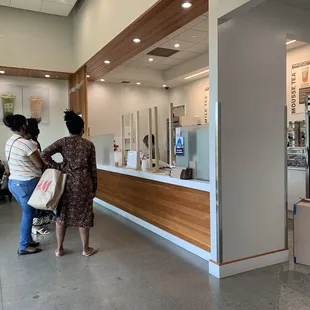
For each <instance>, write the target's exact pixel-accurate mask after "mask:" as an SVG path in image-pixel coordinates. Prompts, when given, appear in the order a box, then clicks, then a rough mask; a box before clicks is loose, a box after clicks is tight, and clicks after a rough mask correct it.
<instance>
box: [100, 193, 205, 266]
mask: <svg viewBox="0 0 310 310" xmlns="http://www.w3.org/2000/svg"><path fill="white" fill-rule="evenodd" d="M94 202H96V203H97V204H99V205H100V206H102V207H104V208H106V209H109V210H111V211H113V212H115V213H117V214H119V215H121V216H123V217H125V218H127V219H128V220H130V221H132V222H134V223H136V224H138V225H140V226H142V227H144V228H145V229H147V230H149V231H151V232H153V233H155V234H157V235H159V236H161V237H162V238H165V239H166V240H168V241H170V242H172V243H174V244H176V245H177V246H179V247H181V248H183V249H185V250H187V251H189V252H191V253H192V254H195V255H197V256H199V257H200V258H202V259H204V260H206V261H209V260H210V259H211V254H210V253H209V252H207V251H205V250H203V249H201V248H199V247H197V246H195V245H193V244H191V243H189V242H187V241H185V240H183V239H181V238H179V237H176V236H174V235H172V234H170V233H168V232H166V231H164V230H163V229H161V228H158V227H156V226H154V225H152V224H150V223H148V222H146V221H143V220H141V219H139V218H138V217H136V216H134V215H132V214H130V213H128V212H126V211H123V210H121V209H119V208H117V207H115V206H113V205H111V204H109V203H107V202H105V201H103V200H101V199H98V198H95V199H94Z"/></svg>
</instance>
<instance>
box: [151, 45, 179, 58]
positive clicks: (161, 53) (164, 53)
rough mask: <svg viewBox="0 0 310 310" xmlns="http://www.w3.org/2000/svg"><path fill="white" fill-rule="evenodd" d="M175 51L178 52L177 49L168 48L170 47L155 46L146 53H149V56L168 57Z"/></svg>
mask: <svg viewBox="0 0 310 310" xmlns="http://www.w3.org/2000/svg"><path fill="white" fill-rule="evenodd" d="M177 52H178V50H173V49H170V48H162V47H157V48H155V49H154V50H152V51H150V52H149V53H147V54H148V55H151V56H158V57H170V56H172V55H174V54H175V53H177Z"/></svg>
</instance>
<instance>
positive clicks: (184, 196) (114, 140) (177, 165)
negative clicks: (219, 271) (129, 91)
mask: <svg viewBox="0 0 310 310" xmlns="http://www.w3.org/2000/svg"><path fill="white" fill-rule="evenodd" d="M199 122H200V121H199V119H198V118H196V117H190V116H176V115H174V114H173V106H172V105H171V106H170V108H169V117H167V116H166V118H165V119H161V120H159V119H158V113H157V108H156V107H154V108H152V109H148V110H145V111H136V112H134V113H132V114H129V115H128V114H127V115H123V116H122V117H121V118H120V132H121V135H120V136H117V135H116V134H107V135H101V136H96V137H90V139H91V141H92V142H93V143H94V144H95V146H96V152H97V169H98V180H99V182H98V183H99V184H98V193H97V198H96V200H95V201H96V202H97V203H99V204H101V205H102V206H104V207H105V208H108V209H110V210H112V211H114V212H116V213H118V214H120V215H122V216H124V217H126V218H128V219H130V220H132V221H134V222H136V223H137V224H139V225H141V226H143V227H145V228H147V229H149V230H151V231H153V232H155V233H157V234H159V235H161V236H162V237H164V238H166V239H168V240H170V241H172V242H174V243H176V244H178V245H179V246H181V247H183V248H185V249H187V250H189V251H191V252H193V253H194V254H196V255H198V256H200V257H202V258H204V259H207V260H208V259H209V258H210V193H209V192H210V183H209V128H208V124H201V125H200V124H199Z"/></svg>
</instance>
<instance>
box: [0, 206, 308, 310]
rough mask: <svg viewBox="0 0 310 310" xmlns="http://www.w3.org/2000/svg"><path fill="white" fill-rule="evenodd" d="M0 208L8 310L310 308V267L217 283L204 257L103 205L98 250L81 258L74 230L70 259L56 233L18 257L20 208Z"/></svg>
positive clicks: (0, 273)
mask: <svg viewBox="0 0 310 310" xmlns="http://www.w3.org/2000/svg"><path fill="white" fill-rule="evenodd" d="M0 213H1V216H0V236H1V238H0V247H1V249H4V248H5V249H6V250H5V251H1V253H0V279H1V287H2V296H3V309H2V308H1V307H2V305H1V294H0V309H1V310H24V309H25V310H30V309H31V310H37V309H45V310H57V309H60V310H67V309H68V310H71V309H72V310H80V309H81V310H82V309H83V310H88V309H90V310H100V309H103V310H105V309H107V310H113V309H118V310H174V309H176V310H205V309H208V310H228V309H229V310H256V309H257V310H269V309H270V310H272V309H281V310H288V309H294V310H296V309H298V310H304V309H310V269H309V268H308V267H305V266H296V265H294V264H291V263H287V264H282V265H277V266H272V267H268V268H264V269H260V270H255V271H253V272H248V273H245V274H241V275H237V276H234V277H231V278H228V279H225V280H222V281H218V280H217V279H215V278H213V277H211V276H209V274H208V264H207V263H206V262H205V261H203V260H201V259H199V258H197V257H195V256H194V255H191V254H190V253H188V252H186V251H184V250H182V249H180V248H179V247H177V246H174V245H172V244H171V243H169V242H168V241H166V240H164V239H162V238H160V237H158V236H156V235H154V234H152V233H150V232H148V231H146V230H144V229H143V228H141V227H139V226H136V225H135V224H133V223H131V222H129V221H127V220H125V219H123V218H121V217H119V216H117V215H115V214H113V213H111V212H109V211H106V210H102V209H100V210H97V211H96V223H95V224H96V225H95V227H94V229H93V230H92V237H91V239H92V244H93V245H94V246H97V247H99V248H100V252H99V253H98V255H96V256H94V257H91V258H88V259H85V258H84V257H82V256H81V248H80V247H81V246H80V241H79V236H78V232H77V231H76V230H74V229H70V230H69V231H68V235H67V238H66V243H65V246H66V248H67V254H66V256H64V257H62V258H56V257H55V255H54V250H55V245H56V243H55V234H54V233H52V234H51V235H50V236H43V237H40V238H39V241H41V243H42V248H43V249H44V251H43V252H42V253H41V254H39V255H36V256H29V257H18V256H17V255H16V249H17V244H18V235H19V231H18V230H19V217H20V210H19V207H18V206H17V205H16V204H15V203H13V204H2V205H1V204H0ZM51 229H52V230H53V226H51ZM289 239H290V241H292V232H290V238H289Z"/></svg>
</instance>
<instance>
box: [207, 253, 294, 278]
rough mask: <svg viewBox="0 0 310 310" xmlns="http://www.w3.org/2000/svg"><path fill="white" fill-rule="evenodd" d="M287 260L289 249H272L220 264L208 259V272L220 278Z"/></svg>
mask: <svg viewBox="0 0 310 310" xmlns="http://www.w3.org/2000/svg"><path fill="white" fill-rule="evenodd" d="M288 260H289V250H279V251H274V252H270V253H266V254H262V255H258V256H254V257H250V258H245V259H241V260H236V261H232V262H230V263H224V264H222V265H219V264H217V263H216V262H214V261H212V260H210V261H209V273H210V274H212V275H213V276H215V277H216V278H218V279H222V278H226V277H229V276H233V275H236V274H239V273H243V272H247V271H251V270H255V269H259V268H264V267H267V266H272V265H276V264H281V263H285V262H287V261H288Z"/></svg>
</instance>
